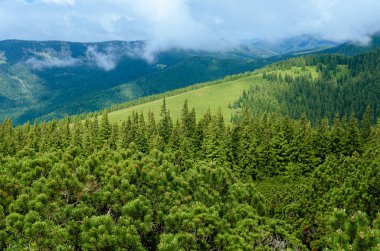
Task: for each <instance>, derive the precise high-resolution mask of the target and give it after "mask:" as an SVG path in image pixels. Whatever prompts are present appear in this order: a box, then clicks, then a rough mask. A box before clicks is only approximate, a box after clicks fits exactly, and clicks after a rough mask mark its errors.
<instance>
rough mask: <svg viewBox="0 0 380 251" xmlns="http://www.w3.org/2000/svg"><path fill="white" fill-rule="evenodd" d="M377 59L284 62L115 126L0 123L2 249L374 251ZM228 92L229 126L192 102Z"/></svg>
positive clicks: (124, 117)
mask: <svg viewBox="0 0 380 251" xmlns="http://www.w3.org/2000/svg"><path fill="white" fill-rule="evenodd" d="M379 58H380V50H375V51H372V52H369V53H365V54H360V55H357V56H354V57H345V56H336V55H319V56H304V57H300V58H295V59H290V60H287V61H283V62H279V63H276V64H273V65H270V66H267V67H265V68H263V69H260V70H258V71H256V72H254V73H247V74H245V75H243V74H241V75H236V76H231V77H229V78H226V79H225V80H220V81H217V82H212V83H204V84H199V85H197V86H194V87H192V88H193V89H191V88H190V87H188V89H186V88H185V89H182V90H178V93H176V92H175V91H173V92H172V93H171V94H172V96H171V97H168V98H167V99H166V98H164V99H163V100H160V98H161V96H152V97H149V98H145V99H143V100H141V101H136V102H135V103H133V104H134V105H138V104H139V106H134V107H132V108H127V109H126V110H120V111H123V112H119V113H118V115H117V116H118V117H117V118H112V116H115V113H117V112H118V111H114V112H111V113H107V112H106V111H105V112H103V114H101V115H100V116H99V113H97V114H89V115H83V116H79V117H75V118H70V117H68V118H66V119H64V120H51V121H48V122H47V121H43V122H38V121H37V120H36V121H35V123H34V124H30V123H27V124H24V125H20V126H14V125H13V122H12V121H11V120H9V119H5V120H4V121H3V122H2V123H1V124H0V249H1V250H52V249H58V250H377V249H379V247H380V215H379V213H378V212H379V210H380V199H379V198H380V196H379V195H380V185H379V184H380V151H379V149H380V124H379V122H378V120H377V119H378V118H379V107H378V105H379V97H380V95H379V79H380V78H379V72H380V71H379ZM250 85H251V86H250ZM249 86H250V87H249ZM234 87H235V88H240V89H239V90H243V89H245V88H246V87H247V88H249V89H248V90H247V91H244V92H243V94H242V96H241V97H240V98H239V99H237V100H236V102H232V103H230V104H229V106H230V107H229V109H230V110H231V111H234V116H233V118H232V120H231V121H229V119H228V121H226V120H225V118H224V117H223V115H222V112H221V111H222V110H224V111H230V110H228V109H227V108H226V107H223V108H221V109H219V111H215V109H214V108H215V107H212V108H213V112H211V111H206V112H205V110H206V109H205V107H206V106H202V104H201V103H202V100H197V99H194V97H197V96H198V95H201V94H202V91H205V92H207V90H208V89H207V88H209V89H210V90H212V91H211V93H213V94H214V96H207V95H206V96H207V98H206V99H207V100H206V101H204V102H205V103H204V104H207V102H213V100H214V99H215V100H216V99H218V97H220V96H221V95H222V93H223V91H221V90H228V92H229V94H231V93H232V91H233V88H234ZM226 88H227V89H226ZM229 88H230V89H229ZM231 88H232V89H231ZM192 90H194V91H193V92H192ZM169 94H170V93H169ZM181 95H182V96H181ZM192 95H193V96H192ZM194 95H195V96H194ZM179 97H184V99H181V98H179ZM237 97H238V96H237ZM186 98H189V100H191V101H192V102H193V103H192V104H191V105H190V103H189V102H188V100H186ZM169 99H172V100H174V101H175V102H172V103H171V104H170V105H169V103H170V102H169V101H168V100H169ZM144 100H146V101H152V100H153V101H152V102H151V103H152V104H153V105H152V106H149V104H150V103H147V104H148V107H147V108H146V109H145V108H144V109H140V110H139V109H137V108H138V107H140V108H141V107H144V104H140V103H139V102H143V101H144ZM157 100H159V101H157ZM220 100H221V101H220V102H221V103H220V104H222V103H223V104H224V106H227V101H228V100H227V99H222V98H221V99H220ZM181 101H184V102H183V103H182V104H180V102H181ZM157 102H159V103H160V104H157ZM215 102H216V101H215ZM130 105H132V103H131V104H128V103H127V104H124V105H120V106H118V107H119V108H123V107H124V108H125V107H129V106H130ZM157 105H159V106H160V109H150V108H149V107H153V106H157ZM178 105H181V107H182V108H181V109H180V110H179V109H178V110H175V111H173V112H171V107H174V106H178ZM194 106H195V107H200V108H201V109H200V111H197V110H196V109H194V108H193V107H194ZM118 107H115V108H114V109H117V108H118ZM153 108H154V107H153ZM128 109H129V110H128ZM133 109H135V110H136V111H138V112H134V111H133ZM110 111H112V109H110ZM152 111H153V112H152ZM144 112H145V113H144ZM197 113H198V114H197ZM94 115H95V116H94ZM227 116H228V115H227Z"/></svg>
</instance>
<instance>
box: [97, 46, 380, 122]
mask: <svg viewBox="0 0 380 251" xmlns="http://www.w3.org/2000/svg"><path fill="white" fill-rule="evenodd" d="M379 65H380V49H375V50H372V51H370V52H367V53H362V54H358V55H355V56H337V55H329V54H327V55H319V54H316V55H307V56H302V57H298V58H291V59H288V60H285V61H280V62H276V63H274V64H271V65H268V66H265V67H263V68H262V69H258V70H256V71H255V72H247V73H245V74H239V75H235V76H229V77H226V78H225V79H223V80H220V81H216V82H209V83H202V84H197V85H194V86H188V87H186V88H182V89H176V90H174V91H170V92H166V93H162V94H159V95H153V96H149V97H145V98H142V99H139V100H136V101H133V102H128V103H125V104H121V105H118V106H115V107H113V108H111V109H108V111H110V113H109V114H108V117H109V119H110V120H111V121H112V122H121V121H126V120H127V119H128V117H129V116H131V115H132V113H133V112H136V113H138V114H140V113H141V112H143V113H144V114H145V115H147V114H148V113H149V112H154V113H155V114H159V113H160V107H161V104H162V100H163V98H164V97H166V104H167V107H168V109H169V110H170V113H171V115H172V117H173V119H174V120H176V119H177V118H179V116H180V114H181V109H182V106H181V104H183V103H184V102H185V100H187V101H188V106H189V108H195V111H197V114H198V115H199V116H202V115H203V114H204V113H206V112H207V110H208V109H210V111H211V112H212V113H216V112H217V111H218V110H219V109H220V110H221V111H222V113H223V114H224V117H225V120H226V122H228V123H229V122H231V120H238V119H239V114H240V113H241V111H242V109H243V110H244V109H247V110H248V111H250V112H251V114H253V115H256V114H263V113H266V112H268V113H273V112H280V113H281V114H282V115H284V116H289V117H290V118H293V119H298V118H300V117H301V116H302V115H303V114H305V115H306V116H307V118H308V119H309V120H310V121H311V123H312V124H314V125H315V124H318V123H319V122H320V121H321V120H322V119H323V118H325V117H326V118H328V119H330V120H331V121H332V120H333V119H334V118H335V117H336V116H337V115H338V116H339V117H344V116H345V117H350V116H351V115H352V112H354V114H355V115H356V116H358V117H359V118H362V117H363V116H364V114H365V112H366V109H367V106H370V107H371V117H372V121H375V120H376V118H378V117H380V106H379V104H380V81H379V80H380V74H379V73H380V68H379ZM226 93H228V95H226ZM90 116H91V115H90ZM198 119H199V118H198Z"/></svg>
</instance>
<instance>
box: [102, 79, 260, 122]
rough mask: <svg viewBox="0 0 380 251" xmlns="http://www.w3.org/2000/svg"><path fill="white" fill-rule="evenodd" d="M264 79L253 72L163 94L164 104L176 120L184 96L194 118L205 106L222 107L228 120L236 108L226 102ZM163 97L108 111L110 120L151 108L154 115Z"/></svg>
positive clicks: (205, 108) (227, 120)
mask: <svg viewBox="0 0 380 251" xmlns="http://www.w3.org/2000/svg"><path fill="white" fill-rule="evenodd" d="M258 82H266V80H264V79H263V78H262V76H261V75H255V76H251V77H247V78H243V79H238V80H234V81H229V82H225V83H222V84H217V85H213V86H208V87H203V88H200V89H196V90H192V91H189V92H186V93H182V94H178V95H174V96H169V97H166V103H167V107H168V109H169V111H170V115H171V116H172V118H173V120H176V119H177V118H178V117H179V116H180V114H181V109H182V106H183V104H184V102H185V100H187V101H188V105H189V108H190V109H192V108H195V111H196V114H197V119H199V117H200V116H202V115H203V114H205V113H206V112H207V110H208V109H210V111H211V113H215V112H217V111H218V109H219V108H220V109H221V112H222V114H223V115H224V118H225V121H226V122H229V121H230V120H231V116H232V114H234V113H236V112H238V110H237V109H230V108H229V107H228V106H229V104H230V103H231V104H232V103H233V102H234V101H236V100H237V99H238V98H239V97H240V96H241V94H242V93H243V91H244V90H247V89H248V88H249V87H250V86H251V85H252V84H253V83H258ZM162 101H163V99H159V100H155V101H151V102H147V103H144V104H140V105H137V106H134V107H130V108H126V109H121V110H118V111H114V112H111V113H109V114H108V117H109V119H110V121H111V122H122V121H124V120H125V119H127V118H128V116H130V115H131V114H132V113H133V112H137V113H141V112H143V113H144V114H145V115H147V114H148V112H149V111H152V112H153V113H154V114H155V115H156V117H157V115H158V114H160V110H161V105H162Z"/></svg>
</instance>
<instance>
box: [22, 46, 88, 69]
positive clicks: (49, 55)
mask: <svg viewBox="0 0 380 251" xmlns="http://www.w3.org/2000/svg"><path fill="white" fill-rule="evenodd" d="M30 53H31V54H33V55H34V56H33V57H30V58H28V59H27V60H26V61H25V64H26V65H27V66H28V67H29V68H31V69H33V70H44V69H49V68H61V67H74V66H77V65H79V64H81V62H82V60H81V59H78V58H73V57H72V56H71V52H70V51H69V50H68V48H65V47H63V48H62V49H61V51H59V52H56V51H54V50H52V49H48V50H45V51H30Z"/></svg>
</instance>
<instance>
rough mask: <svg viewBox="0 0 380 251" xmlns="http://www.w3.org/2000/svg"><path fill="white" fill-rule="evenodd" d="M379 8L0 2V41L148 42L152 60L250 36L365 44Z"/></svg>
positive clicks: (307, 1) (271, 1)
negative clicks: (170, 51)
mask: <svg viewBox="0 0 380 251" xmlns="http://www.w3.org/2000/svg"><path fill="white" fill-rule="evenodd" d="M47 3H50V4H47ZM21 13H22V14H21ZM378 13H380V1H378V0H365V1H363V0H287V1H279V0H265V1H264V0H233V1H231V0H97V1H94V0H3V1H0V23H1V24H5V25H1V26H0V39H10V38H18V39H27V40H68V41H104V40H137V39H145V40H148V44H147V50H146V53H145V56H146V57H147V58H148V59H152V56H153V55H154V53H155V52H157V51H161V50H166V49H168V48H173V47H177V48H186V49H205V50H213V49H214V50H215V49H220V48H224V47H225V46H233V45H235V44H236V43H238V42H239V41H240V40H242V39H248V38H264V39H269V40H276V39H280V38H284V37H289V36H297V35H300V34H316V35H320V36H322V37H323V38H327V39H333V40H350V39H351V40H357V41H366V39H368V36H367V35H368V34H369V33H371V32H374V31H377V30H380V15H379V14H378Z"/></svg>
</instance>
